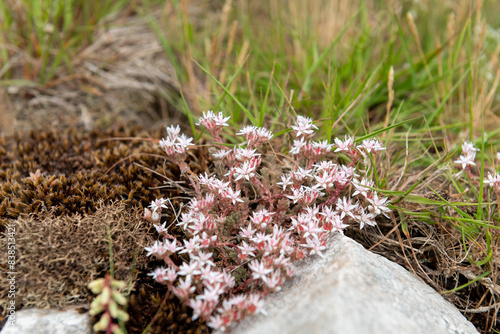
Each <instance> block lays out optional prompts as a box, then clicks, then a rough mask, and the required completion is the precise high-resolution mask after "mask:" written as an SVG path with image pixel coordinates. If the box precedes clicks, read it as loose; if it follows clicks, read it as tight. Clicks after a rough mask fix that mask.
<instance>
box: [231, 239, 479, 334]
mask: <svg viewBox="0 0 500 334" xmlns="http://www.w3.org/2000/svg"><path fill="white" fill-rule="evenodd" d="M264 309H265V311H266V312H267V316H264V315H257V316H253V317H249V318H247V319H245V320H244V321H243V322H242V323H240V324H239V325H237V326H236V327H235V328H233V331H232V333H239V334H243V333H244V334H251V333H252V334H253V333H255V334H263V333H287V334H290V333H307V334H310V333H335V334H358V333H359V334H365V333H372V334H377V333H380V334H389V333H398V334H402V333H403V334H404V333H408V334H410V333H411V334H418V333H422V334H424V333H425V334H428V333H433V334H439V333H446V334H448V333H456V334H458V333H460V334H465V333H478V331H477V330H476V328H475V327H474V326H473V325H472V324H471V323H470V322H469V321H467V319H465V317H464V316H463V315H462V314H461V313H460V312H459V311H458V310H457V309H456V308H455V307H454V306H453V305H452V304H450V303H449V302H447V301H446V300H445V299H443V298H442V297H441V295H439V294H438V293H437V292H435V291H434V290H433V289H432V288H430V287H429V286H427V285H425V284H424V283H422V282H421V281H420V280H419V279H418V278H417V277H416V276H414V275H413V274H411V273H409V272H408V271H407V270H406V269H404V268H403V267H401V266H400V265H397V264H395V263H393V262H391V261H389V260H387V259H385V258H383V257H381V256H378V255H376V254H373V253H370V252H368V251H366V250H365V249H364V248H363V247H362V246H361V245H359V244H357V243H356V242H355V241H353V240H351V239H350V238H348V237H345V236H342V235H337V236H335V237H333V238H332V240H330V241H329V244H328V249H327V250H326V251H325V252H324V259H322V258H321V257H319V256H313V257H310V258H306V259H304V260H303V261H300V262H298V263H297V270H296V271H295V276H294V277H293V278H292V279H290V280H289V281H288V282H285V284H284V285H283V287H282V291H280V292H278V293H274V294H271V295H269V296H268V297H267V298H266V300H265V305H264Z"/></svg>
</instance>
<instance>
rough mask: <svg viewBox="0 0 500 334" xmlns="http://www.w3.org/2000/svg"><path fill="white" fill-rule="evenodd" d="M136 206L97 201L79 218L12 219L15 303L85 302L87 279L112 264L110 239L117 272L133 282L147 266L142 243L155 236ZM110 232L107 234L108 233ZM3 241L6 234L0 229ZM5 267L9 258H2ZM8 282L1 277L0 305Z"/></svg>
mask: <svg viewBox="0 0 500 334" xmlns="http://www.w3.org/2000/svg"><path fill="white" fill-rule="evenodd" d="M140 214H141V212H140V210H126V209H125V203H124V202H115V203H114V204H111V205H107V206H101V205H99V208H98V210H97V211H96V213H95V214H93V215H87V216H85V217H82V216H80V215H73V216H71V217H55V216H54V215H52V214H50V213H49V214H47V215H43V216H38V217H37V216H30V217H22V218H19V219H18V220H16V221H12V222H11V223H12V225H13V226H14V227H15V239H16V242H15V245H16V264H15V270H16V272H17V274H16V275H15V276H16V290H17V293H16V297H17V298H16V305H17V307H18V308H19V307H42V308H48V307H52V308H54V307H55V308H60V307H63V306H65V305H68V304H73V303H79V302H88V301H89V297H90V298H92V296H91V295H92V294H91V293H90V291H89V290H88V289H87V287H86V286H87V284H88V283H89V282H90V281H92V280H94V279H96V278H98V277H102V276H103V275H104V273H105V272H106V271H107V270H109V268H110V254H109V243H110V242H111V244H112V249H113V259H114V264H115V265H114V268H115V277H117V278H118V279H121V280H128V279H131V280H132V281H135V280H136V279H137V276H138V273H139V272H140V271H141V270H143V269H144V268H145V267H146V266H147V262H148V260H147V259H146V256H145V254H144V251H143V250H144V247H145V246H147V245H148V244H150V243H151V242H152V241H153V240H154V235H153V233H151V231H150V227H151V226H150V225H149V224H147V223H146V222H145V221H144V220H143V219H141V217H140ZM107 231H109V239H108V232H107ZM1 238H2V243H6V242H7V240H6V235H5V234H2V237H1ZM0 267H1V269H2V271H5V272H8V271H9V270H8V266H7V257H5V256H4V257H2V258H1V259H0ZM8 287H9V282H8V281H6V280H2V281H1V282H0V291H1V292H0V306H2V307H5V305H7V303H8V301H9V299H8V298H7V295H6V292H7V291H8V290H9V289H8Z"/></svg>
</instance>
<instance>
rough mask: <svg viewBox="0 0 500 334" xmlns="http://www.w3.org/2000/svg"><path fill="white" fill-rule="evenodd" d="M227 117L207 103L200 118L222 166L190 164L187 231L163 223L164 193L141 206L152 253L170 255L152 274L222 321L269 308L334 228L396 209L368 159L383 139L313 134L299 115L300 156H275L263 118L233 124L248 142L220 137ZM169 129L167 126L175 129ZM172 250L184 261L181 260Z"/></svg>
mask: <svg viewBox="0 0 500 334" xmlns="http://www.w3.org/2000/svg"><path fill="white" fill-rule="evenodd" d="M227 120H228V118H227V117H226V118H225V117H224V116H223V115H222V113H219V115H215V114H214V113H213V112H211V111H210V112H207V113H206V114H205V113H204V114H203V117H201V118H200V122H199V124H201V125H202V126H204V127H205V129H207V131H209V132H210V133H211V134H212V135H213V136H214V138H215V139H216V141H217V145H218V147H219V150H218V151H217V152H216V153H214V154H213V156H214V158H215V159H216V162H215V164H216V166H217V168H215V170H217V173H213V174H208V173H205V174H200V175H198V176H197V177H192V176H191V175H192V174H191V173H187V174H186V177H188V178H190V181H191V184H192V185H193V186H194V187H195V188H196V189H195V190H196V193H197V194H198V197H197V198H193V199H191V201H190V203H189V205H188V210H187V211H186V212H184V213H182V214H181V216H180V217H179V219H178V220H177V227H178V228H180V229H181V230H182V231H183V233H184V234H185V235H186V239H185V240H183V242H182V243H181V242H180V241H179V240H177V239H176V238H174V237H173V236H172V235H170V234H169V232H168V231H167V228H166V227H165V224H166V223H164V224H163V225H160V222H161V218H160V217H161V212H162V209H164V208H167V206H166V200H164V199H157V200H155V201H153V202H152V204H151V206H150V209H151V210H149V209H146V213H145V218H146V219H148V220H150V221H151V222H152V223H153V224H155V227H156V230H157V231H158V233H159V234H160V235H161V236H162V241H156V242H155V244H153V245H152V246H150V247H147V248H146V250H147V251H148V256H155V257H156V258H158V259H162V260H163V261H164V262H165V264H166V267H161V268H158V269H156V270H155V271H154V272H152V273H151V274H150V275H151V276H152V277H153V279H155V280H156V281H157V282H159V283H161V284H165V285H167V286H168V288H169V290H170V291H171V292H172V293H174V294H175V295H176V296H177V297H178V298H179V299H180V300H181V301H183V302H184V303H185V304H186V305H188V306H190V307H191V308H192V309H193V319H196V318H202V319H204V320H205V321H207V322H208V325H209V326H211V327H213V328H216V329H221V330H224V329H226V328H227V327H228V326H229V325H230V324H232V323H234V322H237V321H239V320H241V319H242V318H244V317H245V316H247V315H249V314H252V313H255V312H264V310H263V299H262V298H263V297H264V296H265V295H266V294H268V293H270V292H273V291H278V290H280V286H281V285H282V284H283V283H284V282H285V281H286V280H287V279H289V278H290V277H291V276H292V275H293V270H294V268H293V262H294V261H296V260H300V259H302V258H304V257H305V256H310V255H318V256H323V252H324V250H325V248H326V241H327V239H328V237H329V236H331V235H332V233H342V231H343V230H344V229H345V228H346V227H347V226H349V224H359V227H360V228H363V227H364V226H365V225H375V224H376V223H375V217H376V216H378V215H380V214H383V215H387V214H388V213H389V212H390V209H389V208H388V207H387V205H388V199H387V198H385V197H382V196H380V195H379V194H378V193H377V191H375V189H374V187H375V184H374V182H373V181H372V180H371V179H370V178H369V172H368V170H369V168H368V166H367V165H365V164H367V161H370V159H365V158H366V157H368V156H369V155H376V154H377V153H378V152H379V151H381V150H383V149H384V148H383V147H382V145H381V143H380V142H379V141H377V140H375V139H366V140H365V141H363V142H362V143H361V144H360V145H355V141H354V139H353V138H351V137H346V138H345V139H344V140H343V141H342V140H340V139H335V144H330V143H328V142H327V141H317V142H315V141H312V137H313V136H314V133H315V130H317V127H316V126H315V125H314V124H313V121H312V120H311V119H310V118H307V117H302V116H299V117H298V118H297V122H296V124H295V125H294V126H293V127H292V128H293V136H294V138H292V139H293V146H292V148H291V150H290V153H291V154H293V155H294V157H295V159H291V160H294V161H295V163H294V164H292V165H285V163H283V165H276V163H275V162H274V161H273V160H272V159H269V157H270V156H273V155H274V153H272V154H271V153H268V151H267V150H266V147H265V145H264V144H266V143H268V142H269V140H270V139H271V138H272V137H273V134H272V133H271V132H270V131H269V130H267V129H265V128H259V127H255V126H246V127H243V128H242V129H240V131H239V132H238V133H236V135H239V136H243V137H244V139H245V141H244V143H243V144H242V145H240V146H236V147H233V148H228V147H225V146H223V145H222V144H221V140H220V135H221V131H222V127H223V126H226V125H227V123H226V122H227ZM170 129H172V128H170ZM167 132H169V136H171V133H172V130H169V129H167ZM176 136H177V137H175V138H179V134H178V133H177V134H176ZM178 144H180V143H178ZM334 148H335V150H334ZM269 151H271V152H272V150H269ZM333 151H335V152H341V153H342V154H344V155H346V156H347V161H349V164H347V165H339V164H336V163H334V162H333V161H332V160H331V158H332V156H333V155H334V152H333ZM173 152H174V154H177V157H180V155H179V153H177V151H175V150H174V151H173ZM167 154H169V153H168V152H167ZM186 166H187V165H186ZM360 166H361V167H362V168H359V167H360ZM263 170H266V171H267V172H266V173H263V172H262V171H263ZM271 171H273V172H272V173H271ZM269 174H270V175H269ZM351 186H352V187H351ZM350 189H352V190H354V191H351V190H350ZM173 254H177V256H178V257H180V258H181V259H182V260H183V263H182V264H180V265H176V264H175V263H174V261H173V260H172V259H171V256H172V255H173Z"/></svg>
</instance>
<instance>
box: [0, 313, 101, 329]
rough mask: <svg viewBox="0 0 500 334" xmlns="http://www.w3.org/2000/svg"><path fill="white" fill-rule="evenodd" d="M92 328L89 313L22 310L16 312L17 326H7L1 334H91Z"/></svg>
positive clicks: (7, 324)
mask: <svg viewBox="0 0 500 334" xmlns="http://www.w3.org/2000/svg"><path fill="white" fill-rule="evenodd" d="M90 333H92V326H91V324H90V317H89V315H88V314H87V313H84V314H80V313H78V312H77V311H75V310H67V311H54V310H40V309H22V310H20V311H18V312H16V322H15V326H10V325H9V321H7V323H6V324H5V326H4V328H3V329H2V331H1V332H0V334H90Z"/></svg>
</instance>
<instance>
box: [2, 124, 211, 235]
mask: <svg viewBox="0 0 500 334" xmlns="http://www.w3.org/2000/svg"><path fill="white" fill-rule="evenodd" d="M161 136H162V131H160V129H158V130H155V131H150V132H145V131H142V130H141V129H140V128H139V127H131V128H125V127H123V126H117V127H114V128H112V129H108V130H104V131H103V130H92V131H89V132H85V131H83V129H68V130H66V131H61V132H58V131H55V130H54V131H44V132H31V133H30V134H28V135H15V136H12V137H7V138H0V227H1V226H3V225H4V224H5V223H6V222H7V220H8V219H16V218H18V217H19V216H20V215H21V214H24V213H26V214H33V213H35V214H38V213H42V212H46V211H47V210H49V209H50V210H51V211H52V212H53V214H55V215H69V214H74V213H80V214H85V213H92V212H94V211H95V210H96V203H97V202H98V201H104V202H109V201H116V200H119V201H122V200H123V201H124V202H125V203H126V204H127V205H129V206H130V207H132V206H139V207H143V206H144V205H146V204H147V203H149V202H150V201H151V200H153V199H154V198H156V197H158V196H165V191H164V190H163V191H160V189H159V187H161V186H163V185H164V182H165V181H166V180H172V181H173V180H175V181H179V177H180V172H179V169H178V167H177V166H175V165H173V164H171V163H168V162H167V161H166V160H165V159H164V158H162V157H158V156H157V155H158V154H159V153H160V152H159V149H158V147H157V145H153V144H154V143H152V142H151V141H144V140H140V139H138V140H127V141H120V140H109V139H112V138H120V137H142V138H151V137H153V138H161ZM194 153H195V155H198V156H202V155H203V154H201V153H199V152H196V151H195V152H194ZM155 155H156V156H155ZM203 161H204V160H202V162H203ZM192 164H194V165H193V167H194V169H195V170H199V169H200V168H202V167H201V166H200V165H199V164H197V163H196V162H192ZM202 164H203V165H206V163H205V162H203V163H202ZM143 166H144V167H147V168H148V170H146V169H145V168H143ZM180 193H181V192H180V190H179V188H175V187H170V188H169V189H168V195H169V196H168V197H174V196H178V195H179V194H180Z"/></svg>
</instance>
